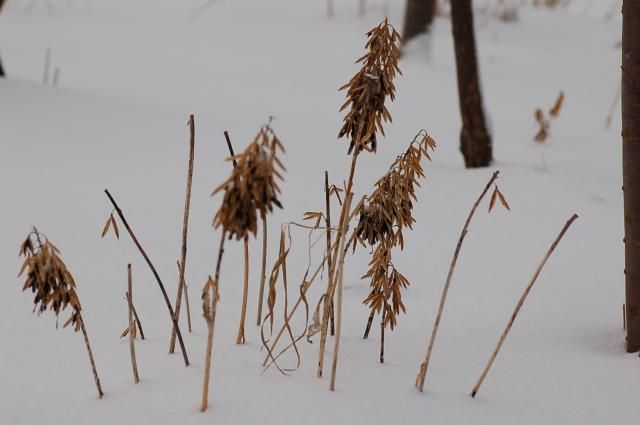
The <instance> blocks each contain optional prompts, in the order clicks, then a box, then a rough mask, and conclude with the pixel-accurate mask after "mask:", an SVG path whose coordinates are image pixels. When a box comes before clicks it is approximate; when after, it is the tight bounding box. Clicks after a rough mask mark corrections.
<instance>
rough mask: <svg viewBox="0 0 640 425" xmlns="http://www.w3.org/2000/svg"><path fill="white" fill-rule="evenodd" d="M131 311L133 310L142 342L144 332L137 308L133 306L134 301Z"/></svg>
mask: <svg viewBox="0 0 640 425" xmlns="http://www.w3.org/2000/svg"><path fill="white" fill-rule="evenodd" d="M131 309H132V310H133V317H135V318H136V324H137V325H138V330H139V331H140V338H142V340H143V341H144V331H143V330H142V322H140V318H139V317H138V312H137V311H136V306H135V305H133V301H132V302H131Z"/></svg>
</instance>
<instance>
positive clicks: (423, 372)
mask: <svg viewBox="0 0 640 425" xmlns="http://www.w3.org/2000/svg"><path fill="white" fill-rule="evenodd" d="M499 174H500V171H499V170H496V171H495V172H494V173H493V175H492V176H491V178H490V179H489V182H488V183H487V185H486V186H485V188H484V190H483V191H482V193H481V194H480V196H479V197H478V199H477V200H476V202H475V203H474V204H473V207H472V208H471V211H470V212H469V216H468V217H467V221H466V222H465V223H464V227H463V228H462V232H461V233H460V237H459V238H458V244H457V245H456V250H455V252H454V254H453V258H452V259H451V265H450V266H449V273H448V274H447V280H446V281H445V283H444V288H443V290H442V296H441V297H440V305H439V306H438V314H437V315H436V321H435V323H434V325H433V330H432V331H431V338H430V339H429V345H428V346H427V354H426V355H425V358H424V361H423V362H422V364H421V365H420V370H419V371H418V376H417V377H416V384H415V385H416V388H418V390H419V391H420V392H422V391H423V390H424V380H425V378H426V376H427V368H428V367H429V359H430V358H431V352H432V350H433V345H434V343H435V341H436V335H437V334H438V328H439V326H440V320H441V319H442V312H443V310H444V304H445V302H446V300H447V294H448V293H449V286H450V285H451V278H452V277H453V270H454V269H455V267H456V262H457V261H458V255H460V248H462V242H463V241H464V238H465V236H467V233H468V232H469V225H470V224H471V219H472V218H473V215H474V214H475V212H476V210H477V209H478V206H479V205H480V202H482V199H483V198H484V196H485V195H486V194H487V192H488V191H489V188H491V185H492V184H493V183H494V182H495V181H496V179H497V178H498V175H499Z"/></svg>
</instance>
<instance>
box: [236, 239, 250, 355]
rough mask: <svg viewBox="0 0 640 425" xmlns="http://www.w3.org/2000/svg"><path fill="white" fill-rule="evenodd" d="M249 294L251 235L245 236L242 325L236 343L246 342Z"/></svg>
mask: <svg viewBox="0 0 640 425" xmlns="http://www.w3.org/2000/svg"><path fill="white" fill-rule="evenodd" d="M248 295H249V237H248V236H245V237H244V286H243V289H242V311H241V312H240V327H239V328H238V336H236V344H244V342H245V338H244V322H245V319H246V317H247V298H248Z"/></svg>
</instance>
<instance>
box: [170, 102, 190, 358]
mask: <svg viewBox="0 0 640 425" xmlns="http://www.w3.org/2000/svg"><path fill="white" fill-rule="evenodd" d="M195 138H196V129H195V119H194V116H193V114H191V115H189V166H188V172H187V189H186V195H185V200H184V216H183V218H182V249H181V251H180V273H179V276H180V277H179V278H178V294H177V295H176V321H177V320H180V305H181V302H182V292H183V290H184V273H185V268H186V264H187V235H188V229H189V207H190V205H191V187H192V183H193V163H194V158H195ZM175 349H176V330H175V329H172V331H171V341H170V342H169V353H171V354H173V353H174V352H175Z"/></svg>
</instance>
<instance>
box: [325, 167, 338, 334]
mask: <svg viewBox="0 0 640 425" xmlns="http://www.w3.org/2000/svg"><path fill="white" fill-rule="evenodd" d="M324 197H325V209H326V213H325V219H326V220H325V224H326V226H327V267H328V269H329V270H331V267H332V261H331V193H330V192H329V172H328V171H327V170H325V171H324ZM327 302H329V303H330V304H331V305H330V309H331V317H330V319H331V336H333V335H335V333H336V331H335V313H334V308H333V299H331V300H328V301H327V299H326V298H325V303H327Z"/></svg>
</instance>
